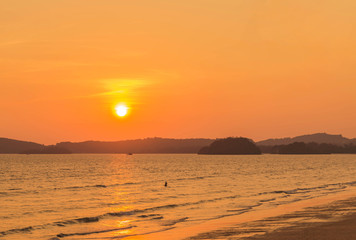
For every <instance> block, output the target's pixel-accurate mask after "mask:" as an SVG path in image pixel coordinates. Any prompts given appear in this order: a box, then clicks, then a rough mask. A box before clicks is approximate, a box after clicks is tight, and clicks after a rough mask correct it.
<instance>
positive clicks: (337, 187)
mask: <svg viewBox="0 0 356 240" xmlns="http://www.w3.org/2000/svg"><path fill="white" fill-rule="evenodd" d="M354 185H356V181H352V182H344V183H331V184H324V185H321V186H316V187H309V188H295V189H290V190H276V191H270V192H262V193H258V194H256V195H255V196H259V195H267V194H281V193H283V194H287V195H292V194H299V193H309V192H313V191H314V190H328V191H334V190H342V189H345V188H346V187H347V186H354Z"/></svg>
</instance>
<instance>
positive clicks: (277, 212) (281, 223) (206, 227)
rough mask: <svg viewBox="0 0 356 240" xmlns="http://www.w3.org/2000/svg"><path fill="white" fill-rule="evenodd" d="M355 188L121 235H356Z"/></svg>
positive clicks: (303, 239)
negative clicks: (162, 229) (186, 224)
mask: <svg viewBox="0 0 356 240" xmlns="http://www.w3.org/2000/svg"><path fill="white" fill-rule="evenodd" d="M355 196H356V192H355V189H353V191H347V192H341V193H340V192H339V193H336V194H332V195H328V196H324V197H320V198H317V199H308V200H304V201H300V202H295V203H292V204H289V205H284V206H279V207H276V208H271V209H264V210H260V211H256V212H250V213H246V214H242V215H239V216H232V217H226V218H222V219H216V220H212V221H208V222H205V223H203V224H198V225H195V226H189V227H186V228H181V229H172V230H168V231H165V232H161V233H153V234H147V235H141V236H136V237H134V238H125V239H135V240H137V239H139V240H151V239H171V240H176V239H177V240H178V239H179V240H181V239H184V240H203V239H204V240H207V239H226V240H241V239H244V240H265V239H266V240H311V239H313V240H324V239H325V240H343V239H348V240H351V239H356V197H355Z"/></svg>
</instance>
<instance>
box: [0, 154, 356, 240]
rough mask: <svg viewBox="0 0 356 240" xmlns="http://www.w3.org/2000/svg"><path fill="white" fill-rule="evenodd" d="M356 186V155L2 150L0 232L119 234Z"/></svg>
mask: <svg viewBox="0 0 356 240" xmlns="http://www.w3.org/2000/svg"><path fill="white" fill-rule="evenodd" d="M165 181H167V182H168V187H164V182H165ZM353 186H356V155H260V156H207V155H204V156H203V155H189V154H184V155H178V154H176V155H173V154H171V155H166V154H151V155H146V154H142V155H118V154H112V155H109V154H107V155H104V154H103V155H93V154H92V155H83V154H71V155H0V205H1V208H0V223H1V224H0V238H1V239H50V238H54V237H56V236H57V237H60V238H63V239H120V238H123V237H125V236H133V235H141V234H145V233H150V232H160V231H166V230H167V229H172V228H182V227H186V226H190V225H194V224H198V223H202V222H205V221H209V220H213V219H217V218H222V217H225V216H231V215H239V214H243V213H246V212H251V211H260V210H262V209H266V208H273V207H275V206H279V205H282V204H288V203H291V202H295V201H300V200H304V199H309V198H316V197H319V196H324V195H328V194H331V193H335V192H339V191H345V190H347V189H349V188H352V187H353Z"/></svg>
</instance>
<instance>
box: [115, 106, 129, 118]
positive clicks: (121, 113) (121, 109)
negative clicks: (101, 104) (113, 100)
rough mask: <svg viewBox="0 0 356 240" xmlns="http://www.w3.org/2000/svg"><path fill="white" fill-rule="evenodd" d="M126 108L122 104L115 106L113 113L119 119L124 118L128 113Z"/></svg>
mask: <svg viewBox="0 0 356 240" xmlns="http://www.w3.org/2000/svg"><path fill="white" fill-rule="evenodd" d="M128 109H129V108H128V107H127V106H126V105H124V104H119V105H116V107H115V112H116V114H117V115H118V116H119V117H125V116H126V115H127V112H128Z"/></svg>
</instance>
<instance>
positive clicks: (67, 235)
mask: <svg viewBox="0 0 356 240" xmlns="http://www.w3.org/2000/svg"><path fill="white" fill-rule="evenodd" d="M133 227H135V226H129V227H124V228H112V229H106V230H100V231H91V232H80V233H60V234H57V237H59V238H63V237H70V236H84V235H90V234H97V233H106V232H113V231H119V230H127V229H131V228H133Z"/></svg>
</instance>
